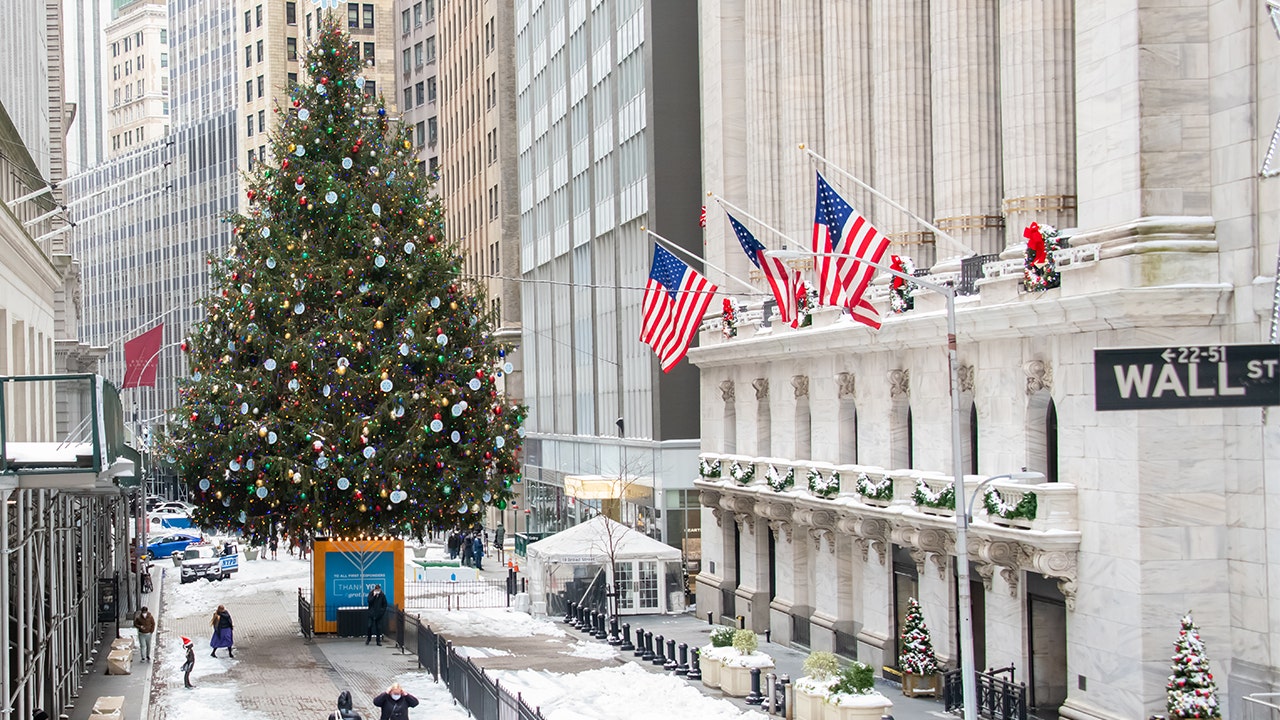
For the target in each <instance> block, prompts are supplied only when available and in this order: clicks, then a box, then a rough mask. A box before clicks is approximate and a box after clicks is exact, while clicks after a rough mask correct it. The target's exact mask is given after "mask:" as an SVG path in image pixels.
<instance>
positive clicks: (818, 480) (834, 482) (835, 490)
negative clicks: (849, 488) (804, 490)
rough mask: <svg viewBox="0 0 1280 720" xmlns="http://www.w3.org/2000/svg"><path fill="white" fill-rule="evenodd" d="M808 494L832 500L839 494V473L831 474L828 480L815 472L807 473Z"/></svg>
mask: <svg viewBox="0 0 1280 720" xmlns="http://www.w3.org/2000/svg"><path fill="white" fill-rule="evenodd" d="M809 492H811V493H813V494H814V495H817V496H818V497H820V498H833V497H835V496H836V495H839V494H840V473H838V472H833V473H831V477H830V478H826V477H823V475H822V473H820V472H818V471H817V470H810V471H809Z"/></svg>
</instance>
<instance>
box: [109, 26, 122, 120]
mask: <svg viewBox="0 0 1280 720" xmlns="http://www.w3.org/2000/svg"><path fill="white" fill-rule="evenodd" d="M119 56H120V43H118V42H113V43H111V57H119ZM112 139H115V138H112Z"/></svg>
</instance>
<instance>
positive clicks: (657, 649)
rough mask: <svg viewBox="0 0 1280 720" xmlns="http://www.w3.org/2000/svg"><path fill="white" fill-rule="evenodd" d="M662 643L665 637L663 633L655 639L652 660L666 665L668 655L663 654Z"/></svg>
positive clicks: (656, 663)
mask: <svg viewBox="0 0 1280 720" xmlns="http://www.w3.org/2000/svg"><path fill="white" fill-rule="evenodd" d="M662 643H663V638H662V636H661V635H659V636H658V637H657V638H655V639H654V641H653V659H652V660H650V662H652V663H653V664H654V665H665V664H666V662H667V657H666V656H665V655H663V654H662Z"/></svg>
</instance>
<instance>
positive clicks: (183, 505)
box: [151, 500, 196, 515]
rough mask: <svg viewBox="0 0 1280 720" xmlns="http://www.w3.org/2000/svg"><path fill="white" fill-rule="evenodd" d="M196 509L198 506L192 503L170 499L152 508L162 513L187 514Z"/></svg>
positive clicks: (153, 510)
mask: <svg viewBox="0 0 1280 720" xmlns="http://www.w3.org/2000/svg"><path fill="white" fill-rule="evenodd" d="M195 509H196V506H195V505H192V504H191V503H187V502H181V501H179V500H170V501H168V502H162V503H160V504H159V505H156V506H155V507H154V508H151V511H152V512H160V513H186V514H187V515H190V514H191V512H192V511H193V510H195Z"/></svg>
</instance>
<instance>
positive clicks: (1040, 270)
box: [1022, 222, 1066, 292]
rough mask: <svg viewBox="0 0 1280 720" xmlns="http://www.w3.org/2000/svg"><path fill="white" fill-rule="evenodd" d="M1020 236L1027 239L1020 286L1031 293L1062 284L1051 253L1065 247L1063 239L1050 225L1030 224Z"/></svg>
mask: <svg viewBox="0 0 1280 720" xmlns="http://www.w3.org/2000/svg"><path fill="white" fill-rule="evenodd" d="M1022 236H1023V237H1024V238H1026V239H1027V251H1026V256H1025V257H1024V258H1023V260H1022V284H1023V286H1024V287H1026V289H1027V290H1030V291H1031V292H1040V291H1042V290H1048V289H1050V288H1056V287H1058V286H1059V285H1060V284H1062V277H1061V276H1060V275H1059V274H1058V261H1057V260H1056V259H1054V256H1053V253H1054V252H1056V251H1058V250H1061V249H1062V248H1063V247H1065V246H1066V245H1065V243H1066V241H1065V239H1064V238H1063V237H1062V236H1061V234H1059V233H1058V231H1057V230H1056V229H1054V227H1053V226H1052V225H1040V224H1038V223H1034V222H1033V223H1031V224H1030V225H1028V226H1027V229H1026V230H1023V231H1022Z"/></svg>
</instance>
